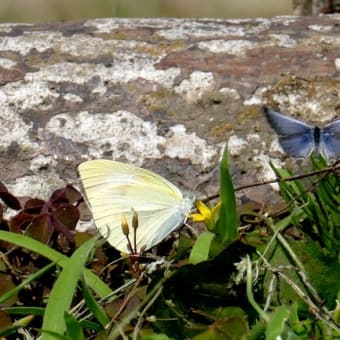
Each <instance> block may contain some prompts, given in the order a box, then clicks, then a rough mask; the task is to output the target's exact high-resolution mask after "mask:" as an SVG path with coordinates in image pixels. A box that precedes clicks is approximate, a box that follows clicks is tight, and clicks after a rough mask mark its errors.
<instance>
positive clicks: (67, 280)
mask: <svg viewBox="0 0 340 340" xmlns="http://www.w3.org/2000/svg"><path fill="white" fill-rule="evenodd" d="M98 238H99V236H96V237H92V238H91V239H89V240H88V241H86V242H85V243H83V244H82V245H81V246H80V247H79V248H78V249H77V250H76V251H75V252H74V253H73V255H72V256H71V258H70V259H69V260H68V264H67V266H65V267H64V268H63V270H62V272H61V273H60V275H59V277H58V279H57V280H56V282H55V284H54V286H53V288H52V290H51V293H50V296H49V299H48V303H47V306H46V311H45V315H44V319H43V324H42V339H43V340H49V339H51V340H53V339H54V338H53V337H52V336H51V335H50V334H48V333H45V332H44V331H45V330H46V331H48V332H53V333H54V332H55V333H57V334H60V335H63V334H64V333H65V331H66V323H65V318H64V312H66V311H68V310H69V309H70V306H71V303H72V299H73V296H74V294H75V292H76V289H77V284H78V281H79V279H80V277H81V275H82V274H83V271H84V267H85V265H86V262H87V259H88V257H89V255H90V253H91V251H92V249H93V248H94V247H95V244H96V242H97V240H98Z"/></svg>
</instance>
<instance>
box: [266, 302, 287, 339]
mask: <svg viewBox="0 0 340 340" xmlns="http://www.w3.org/2000/svg"><path fill="white" fill-rule="evenodd" d="M288 318H289V309H288V308H287V307H286V306H280V307H278V308H277V309H276V310H275V311H274V312H273V313H272V314H271V315H270V316H269V321H268V323H267V328H266V340H276V339H279V338H280V337H281V336H282V334H283V332H284V329H285V325H286V322H287V320H288Z"/></svg>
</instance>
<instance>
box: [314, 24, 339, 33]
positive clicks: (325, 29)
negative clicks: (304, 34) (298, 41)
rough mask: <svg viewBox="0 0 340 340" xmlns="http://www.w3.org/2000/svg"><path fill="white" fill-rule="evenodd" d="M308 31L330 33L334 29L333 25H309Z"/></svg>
mask: <svg viewBox="0 0 340 340" xmlns="http://www.w3.org/2000/svg"><path fill="white" fill-rule="evenodd" d="M308 29H310V30H312V31H316V32H330V31H332V30H333V29H334V26H333V25H309V26H308Z"/></svg>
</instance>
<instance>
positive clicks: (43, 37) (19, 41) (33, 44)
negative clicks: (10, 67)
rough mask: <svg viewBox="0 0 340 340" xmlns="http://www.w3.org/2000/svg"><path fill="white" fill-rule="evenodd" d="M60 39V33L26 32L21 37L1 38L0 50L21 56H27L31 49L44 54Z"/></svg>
mask: <svg viewBox="0 0 340 340" xmlns="http://www.w3.org/2000/svg"><path fill="white" fill-rule="evenodd" d="M61 37H62V35H61V33H58V32H56V33H54V32H53V33H52V32H49V33H46V32H26V33H25V34H23V35H18V36H14V37H13V36H9V37H3V38H1V39H0V50H2V51H3V50H5V51H6V50H9V51H13V52H14V51H15V52H18V53H20V54H22V55H26V54H28V53H29V52H30V51H31V50H32V49H35V50H37V51H38V52H44V51H46V50H47V49H49V48H53V46H54V44H55V42H56V41H58V40H60V39H61Z"/></svg>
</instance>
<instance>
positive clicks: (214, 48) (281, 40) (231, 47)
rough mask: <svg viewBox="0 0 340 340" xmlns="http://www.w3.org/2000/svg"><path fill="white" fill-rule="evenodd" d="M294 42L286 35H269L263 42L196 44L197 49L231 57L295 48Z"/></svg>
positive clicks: (217, 41) (228, 41)
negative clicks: (253, 52)
mask: <svg viewBox="0 0 340 340" xmlns="http://www.w3.org/2000/svg"><path fill="white" fill-rule="evenodd" d="M296 44H297V42H296V40H294V39H292V38H291V37H290V36H289V35H288V34H269V35H268V39H267V40H265V41H249V40H242V39H237V40H222V39H219V40H209V41H202V42H199V43H197V46H198V48H200V49H202V50H208V51H210V52H213V53H228V54H232V55H243V54H245V53H246V52H247V51H249V50H252V49H256V48H260V47H268V46H279V47H286V48H294V47H296Z"/></svg>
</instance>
